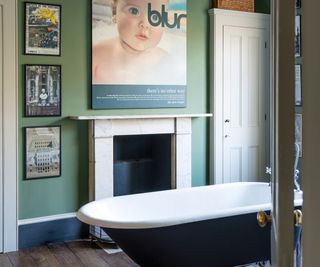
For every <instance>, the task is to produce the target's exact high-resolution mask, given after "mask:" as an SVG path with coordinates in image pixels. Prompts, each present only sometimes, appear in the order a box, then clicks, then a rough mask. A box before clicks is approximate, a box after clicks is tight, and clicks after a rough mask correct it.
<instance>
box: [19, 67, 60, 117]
mask: <svg viewBox="0 0 320 267" xmlns="http://www.w3.org/2000/svg"><path fill="white" fill-rule="evenodd" d="M24 99H25V116H26V117H47V116H61V65H40V64H37V65H34V64H26V65H25V98H24Z"/></svg>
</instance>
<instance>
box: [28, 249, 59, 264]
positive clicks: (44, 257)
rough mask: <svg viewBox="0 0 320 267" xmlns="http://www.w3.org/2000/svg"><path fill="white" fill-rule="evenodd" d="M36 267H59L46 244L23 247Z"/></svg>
mask: <svg viewBox="0 0 320 267" xmlns="http://www.w3.org/2000/svg"><path fill="white" fill-rule="evenodd" d="M24 252H25V253H26V254H28V255H30V257H31V258H32V259H33V261H34V262H35V264H36V265H35V266H38V267H60V264H59V262H58V261H57V259H56V257H55V256H54V255H53V253H52V252H51V251H50V250H49V248H48V247H46V246H41V247H35V248H28V249H24Z"/></svg>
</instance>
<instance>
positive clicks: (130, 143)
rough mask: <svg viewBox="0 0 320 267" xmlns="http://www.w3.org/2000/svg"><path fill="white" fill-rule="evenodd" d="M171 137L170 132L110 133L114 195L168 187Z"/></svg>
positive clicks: (169, 184)
mask: <svg viewBox="0 0 320 267" xmlns="http://www.w3.org/2000/svg"><path fill="white" fill-rule="evenodd" d="M171 139H172V137H171V134H145V135H123V136H114V138H113V147H114V149H113V194H114V196H121V195H128V194H136V193H145V192H152V191H160V190H166V189H171V174H172V172H171Z"/></svg>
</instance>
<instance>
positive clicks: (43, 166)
mask: <svg viewBox="0 0 320 267" xmlns="http://www.w3.org/2000/svg"><path fill="white" fill-rule="evenodd" d="M24 138H25V160H24V172H25V176H24V177H25V179H26V180H29V179H38V178H49V177H59V176H61V126H60V125H55V126H41V127H38V126H36V127H25V128H24Z"/></svg>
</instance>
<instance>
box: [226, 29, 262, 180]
mask: <svg viewBox="0 0 320 267" xmlns="http://www.w3.org/2000/svg"><path fill="white" fill-rule="evenodd" d="M266 35H267V31H266V30H263V29H255V28H245V27H232V26H225V27H224V30H223V36H224V74H223V112H224V114H223V117H224V118H223V121H222V123H223V134H224V136H223V182H224V183H226V182H236V181H243V182H244V181H261V180H263V177H264V169H265V166H266V155H265V154H266V151H265V143H266V136H265V128H266V120H265V119H266V118H265V113H266V105H265V102H266V98H265V94H266V92H267V91H268V87H267V86H266V79H265V77H264V76H266V75H267V73H268V72H267V71H266V69H267V68H266V65H268V63H267V61H266V59H267V57H266V54H267V48H266V47H265V42H266V40H267V39H268V38H267V36H266Z"/></svg>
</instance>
